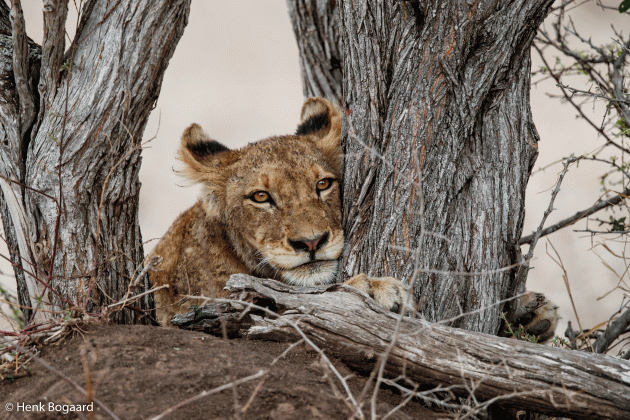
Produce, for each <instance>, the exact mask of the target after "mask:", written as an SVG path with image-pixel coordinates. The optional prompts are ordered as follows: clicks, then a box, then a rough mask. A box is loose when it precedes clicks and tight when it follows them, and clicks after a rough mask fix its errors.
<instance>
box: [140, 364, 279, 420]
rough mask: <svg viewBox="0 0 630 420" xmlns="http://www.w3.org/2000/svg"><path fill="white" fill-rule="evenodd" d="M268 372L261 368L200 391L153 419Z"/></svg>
mask: <svg viewBox="0 0 630 420" xmlns="http://www.w3.org/2000/svg"><path fill="white" fill-rule="evenodd" d="M266 374H267V371H265V370H259V371H258V373H255V374H253V375H249V376H246V377H244V378H241V379H238V380H236V381H234V382H230V383H229V384H225V385H221V386H219V387H216V388H213V389H211V390H209V391H203V392H202V393H200V394H198V395H195V396H194V397H191V398H188V399H187V400H184V401H182V402H180V403H179V404H177V405H175V406H173V407H171V408H169V409H168V410H165V411H163V412H162V413H160V414H159V415H157V416H155V417H152V418H151V420H160V419H163V418H164V417H166V416H167V415H169V414H171V413H172V412H173V411H175V410H177V409H178V408H181V407H183V406H185V405H187V404H190V403H191V402H195V401H197V400H200V399H201V398H203V397H207V396H208V395H212V394H216V393H217V392H221V391H225V390H226V389H230V388H234V387H237V386H239V385H241V384H244V383H245V382H249V381H253V380H254V379H258V378H260V377H261V376H264V375H266Z"/></svg>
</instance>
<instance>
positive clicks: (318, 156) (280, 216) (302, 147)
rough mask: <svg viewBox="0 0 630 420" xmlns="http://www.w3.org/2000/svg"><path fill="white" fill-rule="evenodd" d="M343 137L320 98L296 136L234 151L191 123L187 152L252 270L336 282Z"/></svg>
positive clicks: (295, 280) (211, 209) (211, 207)
mask: <svg viewBox="0 0 630 420" xmlns="http://www.w3.org/2000/svg"><path fill="white" fill-rule="evenodd" d="M339 143H340V115H339V113H338V111H337V110H336V109H335V108H334V107H333V106H332V105H331V104H330V103H329V102H328V101H326V100H324V99H321V98H314V99H311V100H309V101H307V102H306V103H305V104H304V107H303V109H302V123H301V124H300V126H299V127H298V130H297V134H296V135H293V136H282V137H271V138H268V139H265V140H261V141H259V142H256V143H253V144H250V145H248V146H246V147H244V148H243V149H241V150H228V149H227V148H225V147H224V146H223V145H221V144H220V143H217V142H215V141H212V140H210V139H209V138H208V137H207V136H206V135H205V134H204V133H203V131H202V130H201V128H200V127H199V126H197V125H192V126H191V127H189V128H188V129H187V130H186V131H185V132H184V135H183V137H182V147H181V149H180V158H181V160H182V161H183V162H184V163H185V164H186V169H185V171H184V172H185V175H186V176H187V177H189V178H190V179H192V180H193V181H195V182H200V183H201V184H202V185H203V193H202V201H203V202H204V204H205V206H206V213H207V215H208V217H209V218H212V219H215V220H216V221H217V223H222V224H223V225H224V227H225V230H226V233H227V236H228V238H227V239H228V241H229V243H230V245H231V246H232V247H233V248H234V250H235V251H236V253H237V254H238V256H239V257H240V258H241V259H242V260H243V262H244V263H245V265H246V266H247V267H248V268H249V270H250V271H251V274H254V275H257V276H261V277H271V278H276V279H279V280H282V281H285V282H287V283H291V284H297V285H315V284H323V283H331V282H334V281H335V279H336V273H337V265H338V262H337V258H338V257H339V255H340V254H341V251H342V248H343V241H344V239H343V230H342V227H341V202H340V185H339V182H340V179H341V157H340V150H339V146H340V144H339Z"/></svg>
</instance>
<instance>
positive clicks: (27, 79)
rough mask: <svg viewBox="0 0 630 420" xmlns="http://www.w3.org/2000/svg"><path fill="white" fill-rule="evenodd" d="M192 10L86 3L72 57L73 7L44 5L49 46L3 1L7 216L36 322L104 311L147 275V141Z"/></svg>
mask: <svg viewBox="0 0 630 420" xmlns="http://www.w3.org/2000/svg"><path fill="white" fill-rule="evenodd" d="M189 8H190V0H138V1H132V0H121V1H117V2H110V1H103V0H88V1H87V2H85V5H84V7H83V10H82V11H81V14H80V22H79V25H78V27H77V31H76V35H75V37H74V40H73V41H72V43H71V45H70V46H69V48H68V49H67V50H66V46H65V36H66V34H65V23H66V16H67V12H68V0H47V1H44V6H43V12H44V41H43V45H42V47H40V46H38V45H36V44H35V43H34V42H32V41H31V40H27V38H26V34H25V31H24V19H23V16H22V11H21V5H20V1H19V0H12V1H11V10H10V11H9V8H8V7H7V6H6V5H5V4H4V2H0V31H1V35H0V51H1V54H0V83H1V84H2V86H1V89H0V138H1V140H0V161H1V165H0V186H1V193H2V196H1V197H0V198H1V199H2V200H1V206H0V211H1V213H2V222H3V226H4V228H5V235H6V237H7V241H8V245H9V248H10V252H11V259H12V261H13V263H14V266H15V272H16V276H17V280H18V288H19V295H20V303H21V305H23V306H24V307H25V309H24V311H25V312H26V313H27V316H28V318H31V317H32V316H33V315H34V319H35V320H36V321H43V320H46V319H49V318H51V317H56V316H59V315H58V314H55V313H53V312H47V311H60V310H69V309H75V310H77V311H79V312H80V311H87V312H101V311H103V309H104V306H105V305H107V304H109V303H111V302H112V301H115V300H119V299H121V298H122V297H124V295H125V294H126V292H127V289H128V284H129V281H130V279H132V278H133V277H134V275H135V274H137V272H138V270H139V269H141V265H142V260H143V258H144V254H143V247H142V237H141V235H140V229H139V225H138V196H139V189H140V183H139V181H138V171H139V169H140V161H141V157H140V152H141V140H142V134H143V131H144V128H145V126H146V123H147V119H148V116H149V113H150V112H151V110H152V108H153V106H154V104H155V102H156V100H157V98H158V95H159V92H160V87H161V83H162V78H163V75H164V71H165V69H166V67H167V65H168V62H169V59H170V58H171V56H172V54H173V52H174V49H175V46H176V45H177V42H178V41H179V39H180V37H181V35H182V33H183V30H184V27H185V26H186V23H187V20H188V13H189ZM9 15H10V19H9ZM136 306H137V307H139V308H138V309H146V308H148V307H149V306H150V302H149V301H148V300H146V301H143V302H138V303H137V304H136ZM28 308H37V309H40V310H39V311H33V310H29V309H28ZM137 318H138V313H137V312H134V311H130V310H128V309H126V310H124V311H121V312H118V313H116V314H113V315H112V319H113V320H115V321H116V322H124V323H132V322H136V321H137Z"/></svg>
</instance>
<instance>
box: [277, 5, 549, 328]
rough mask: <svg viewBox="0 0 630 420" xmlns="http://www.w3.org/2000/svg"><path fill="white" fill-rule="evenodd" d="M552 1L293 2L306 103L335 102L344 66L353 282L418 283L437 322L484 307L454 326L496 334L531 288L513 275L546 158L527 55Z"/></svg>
mask: <svg viewBox="0 0 630 420" xmlns="http://www.w3.org/2000/svg"><path fill="white" fill-rule="evenodd" d="M552 2H553V1H552V0H518V1H503V0H502V1H498V2H497V1H476V2H464V1H457V2H442V1H428V2H418V1H395V2H394V1H392V2H389V1H385V2H382V1H377V0H353V1H346V0H341V1H339V2H338V3H336V6H337V7H336V8H335V10H333V9H332V8H330V7H329V8H328V9H326V8H325V5H327V4H335V2H327V1H323V0H321V1H320V0H310V1H309V0H303V1H298V0H288V3H289V10H290V11H291V15H292V19H293V27H294V30H295V32H296V37H297V40H298V45H300V47H299V49H300V54H301V56H302V58H301V63H302V76H303V81H304V86H305V88H304V91H305V94H307V95H310V94H323V95H324V96H327V97H329V98H330V96H328V95H329V94H330V93H329V92H335V95H337V93H338V92H339V88H338V85H337V81H336V80H337V79H336V78H335V77H334V75H333V74H331V73H330V74H327V73H326V71H327V69H328V68H329V67H330V66H329V65H328V63H329V62H337V61H338V62H341V63H342V70H343V78H342V91H343V94H342V96H341V97H338V96H337V99H338V100H339V102H342V103H343V104H344V106H345V110H346V121H345V126H344V145H345V146H344V147H345V175H344V190H343V194H344V197H343V202H344V221H345V231H346V240H347V242H348V246H347V247H346V249H345V251H344V254H343V261H342V268H343V272H342V277H343V278H345V277H348V276H352V275H355V274H357V273H360V272H365V273H369V274H370V275H374V276H393V277H396V278H398V279H401V280H403V281H407V282H411V283H412V284H413V290H414V295H415V298H416V299H417V300H418V301H420V302H421V303H422V306H421V312H422V313H423V315H424V316H425V317H426V318H427V319H428V320H430V321H438V320H441V319H448V318H451V317H453V316H455V315H458V314H460V313H463V312H468V311H474V310H477V309H479V308H484V307H487V309H486V310H484V311H481V312H478V313H473V314H471V315H469V316H466V317H463V318H459V319H458V320H457V321H456V322H454V324H453V325H454V326H457V327H461V328H465V329H468V330H471V331H480V332H486V333H496V332H497V331H498V328H499V325H500V320H499V315H500V312H501V311H502V310H504V309H505V308H503V307H502V306H501V305H497V304H496V302H498V301H500V300H502V299H505V298H507V297H509V296H512V295H514V294H515V293H516V292H518V291H522V290H523V289H524V279H517V278H516V276H515V270H511V269H507V268H506V267H510V266H511V265H513V264H515V263H517V262H518V261H517V258H518V257H517V253H516V252H515V247H516V246H517V244H518V241H519V239H520V237H521V233H522V225H523V218H524V211H525V209H524V199H525V188H526V185H527V181H528V179H529V175H530V172H531V168H532V166H533V164H534V161H535V159H536V156H537V142H538V134H537V132H536V129H535V127H534V124H533V121H532V117H531V111H530V104H529V89H530V76H529V74H530V45H531V42H532V39H533V37H534V35H535V33H536V29H537V28H538V26H539V25H540V23H541V22H542V20H543V19H544V18H545V16H546V15H547V13H548V12H549V8H550V6H551V4H552ZM324 11H326V13H324ZM335 13H338V16H337V17H332V15H334V14H335ZM322 15H325V18H323V17H321V16H322ZM337 21H338V22H339V24H340V32H339V43H338V44H337V41H336V40H335V39H334V35H333V34H334V31H333V30H332V29H330V28H327V25H330V24H331V23H332V22H337ZM322 34H323V35H322ZM303 44H306V45H303ZM313 45H315V46H313ZM331 45H340V47H339V48H338V50H337V51H338V53H339V56H338V57H334V59H332V58H329V57H328V56H326V55H323V54H321V53H318V51H330V52H332V51H333V49H332V48H329V46H331ZM308 63H315V64H314V65H313V69H312V70H311V71H308V69H305V67H306V66H307V64H308ZM320 73H324V75H325V76H319V74H320ZM326 80H329V81H331V82H330V86H328V87H327V88H322V87H320V85H321V84H322V83H324V81H326ZM480 272H483V273H482V274H479V273H480ZM508 309H509V308H508Z"/></svg>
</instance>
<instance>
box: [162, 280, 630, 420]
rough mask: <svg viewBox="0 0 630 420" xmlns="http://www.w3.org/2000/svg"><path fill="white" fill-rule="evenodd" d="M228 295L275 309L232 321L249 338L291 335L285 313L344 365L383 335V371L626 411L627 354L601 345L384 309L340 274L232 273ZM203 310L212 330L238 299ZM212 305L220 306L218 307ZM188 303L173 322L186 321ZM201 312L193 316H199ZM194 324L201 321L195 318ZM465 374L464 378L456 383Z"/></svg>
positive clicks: (536, 402) (528, 405)
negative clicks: (326, 280) (531, 338)
mask: <svg viewBox="0 0 630 420" xmlns="http://www.w3.org/2000/svg"><path fill="white" fill-rule="evenodd" d="M227 288H228V289H229V290H230V298H232V299H238V300H241V301H246V302H250V303H257V304H258V305H269V306H270V307H271V308H272V309H273V310H274V311H275V312H277V313H278V314H281V316H280V317H279V318H274V317H269V316H266V315H264V313H261V312H260V311H256V310H251V311H250V312H249V314H250V315H248V316H245V317H243V318H242V319H240V320H241V322H242V324H240V326H238V327H237V326H234V325H232V326H230V327H229V328H230V329H231V330H232V331H235V330H238V329H239V328H240V329H241V330H242V331H241V332H242V334H243V335H244V336H246V337H248V338H252V339H270V340H280V339H282V340H284V339H295V340H297V339H299V338H301V337H300V335H299V334H298V333H297V332H296V331H295V329H294V328H293V327H292V326H290V325H289V324H288V323H287V321H291V322H293V323H295V324H297V325H298V326H299V327H300V329H301V330H302V331H303V332H304V333H305V334H306V335H307V336H308V337H309V338H310V339H311V340H312V341H313V342H315V343H316V344H317V345H318V346H320V347H321V348H322V349H324V350H325V351H326V352H327V353H328V354H331V355H333V356H335V357H337V358H339V359H341V360H343V361H345V362H346V363H347V364H349V365H351V366H353V367H354V368H357V369H361V370H368V371H369V370H372V369H373V367H374V366H375V363H376V362H377V359H378V358H379V355H381V354H382V353H383V352H384V351H385V350H386V348H387V347H388V345H389V344H390V342H391V341H392V339H394V338H395V340H396V344H395V345H394V346H393V348H392V349H391V352H390V355H389V357H388V359H387V363H386V368H385V372H386V374H387V376H388V377H390V378H393V377H397V376H398V375H403V374H404V375H405V376H406V377H407V378H408V379H410V380H412V381H414V382H416V383H419V384H424V385H433V386H437V385H442V386H448V385H455V386H458V385H461V386H459V387H456V388H454V389H453V392H455V393H456V394H458V395H460V396H463V397H467V396H468V391H467V389H470V388H473V387H474V395H475V397H476V398H477V400H479V401H482V400H488V399H491V398H494V397H499V396H502V397H504V398H505V399H501V400H500V402H499V404H504V405H509V406H510V407H515V408H520V409H531V410H535V411H537V412H542V413H545V414H548V415H560V416H567V417H571V418H573V419H624V418H630V363H629V362H627V361H624V360H621V359H617V358H614V357H610V356H606V355H595V354H591V353H584V352H578V351H567V350H562V349H559V348H552V347H546V346H543V345H540V344H532V343H527V342H524V341H517V340H513V339H507V338H501V337H495V336H490V335H485V334H481V333H476V332H468V331H464V330H461V329H457V328H452V327H448V326H445V325H440V324H434V323H430V322H427V321H424V320H420V319H411V318H407V317H405V318H403V319H402V320H401V324H400V329H399V332H398V334H396V333H395V331H396V330H395V328H396V323H397V317H398V315H396V314H393V313H391V312H387V311H386V310H384V309H383V308H381V307H380V306H379V305H377V304H376V302H374V301H373V300H372V299H371V298H369V297H368V296H367V295H365V294H364V293H362V292H360V291H358V290H356V289H354V288H352V287H349V286H346V285H344V284H332V285H327V286H320V287H300V288H295V287H291V286H287V285H285V284H282V283H279V282H276V281H273V280H262V279H257V278H254V277H251V276H247V275H242V274H237V275H234V276H232V278H231V279H230V280H229V281H228V284H227ZM221 305H222V306H221V308H220V310H218V311H217V310H216V308H204V309H203V310H201V311H197V313H196V319H197V322H198V324H197V325H198V326H200V325H202V324H199V322H200V321H201V318H203V312H204V310H205V311H207V314H208V316H209V317H210V318H212V319H213V321H212V324H213V327H211V328H209V330H210V331H212V332H214V333H218V334H221V327H220V325H221V319H223V320H226V322H227V323H230V322H235V321H238V320H239V318H238V317H237V316H235V314H237V313H240V312H242V310H243V308H244V307H245V306H244V305H242V304H239V303H231V304H227V305H226V303H222V304H221ZM221 314H225V315H226V316H227V317H226V316H223V315H221ZM193 318H195V315H193V314H192V313H189V314H184V315H179V316H177V317H175V318H174V320H173V323H177V324H179V325H181V326H182V327H187V328H195V326H194V325H195V324H194V321H193ZM201 322H203V321H201ZM201 329H203V328H201ZM464 384H466V385H467V386H468V388H466V387H465V386H464Z"/></svg>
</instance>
